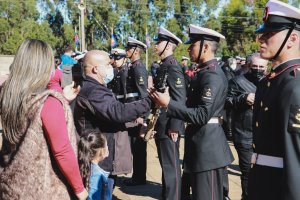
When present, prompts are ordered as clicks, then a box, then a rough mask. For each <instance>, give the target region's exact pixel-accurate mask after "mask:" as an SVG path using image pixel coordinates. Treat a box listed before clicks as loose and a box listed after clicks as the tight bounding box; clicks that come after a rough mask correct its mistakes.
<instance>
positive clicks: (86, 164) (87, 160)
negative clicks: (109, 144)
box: [78, 131, 106, 189]
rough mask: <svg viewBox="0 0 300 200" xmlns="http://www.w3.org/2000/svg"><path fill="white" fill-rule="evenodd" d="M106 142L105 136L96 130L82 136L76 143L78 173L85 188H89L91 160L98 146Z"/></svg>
mask: <svg viewBox="0 0 300 200" xmlns="http://www.w3.org/2000/svg"><path fill="white" fill-rule="evenodd" d="M105 144H106V138H105V136H104V135H103V134H102V133H100V132H97V131H93V132H90V133H89V134H87V135H85V136H82V137H81V138H80V140H79V143H78V163H79V169H80V174H81V177H82V181H83V184H84V187H85V188H87V189H88V188H89V179H90V175H91V161H92V159H93V158H94V157H95V155H96V153H97V151H98V150H99V149H100V148H104V147H105Z"/></svg>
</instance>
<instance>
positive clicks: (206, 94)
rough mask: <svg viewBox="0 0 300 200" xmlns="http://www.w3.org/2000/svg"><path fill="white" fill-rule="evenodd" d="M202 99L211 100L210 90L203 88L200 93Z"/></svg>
mask: <svg viewBox="0 0 300 200" xmlns="http://www.w3.org/2000/svg"><path fill="white" fill-rule="evenodd" d="M202 98H204V99H211V98H212V92H211V89H210V88H204V90H203V92H202Z"/></svg>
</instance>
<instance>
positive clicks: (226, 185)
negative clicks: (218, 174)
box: [223, 167, 229, 198]
mask: <svg viewBox="0 0 300 200" xmlns="http://www.w3.org/2000/svg"><path fill="white" fill-rule="evenodd" d="M228 195H229V180H228V169H227V167H225V168H224V174H223V197H224V198H225V197H228Z"/></svg>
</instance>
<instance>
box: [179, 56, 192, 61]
mask: <svg viewBox="0 0 300 200" xmlns="http://www.w3.org/2000/svg"><path fill="white" fill-rule="evenodd" d="M181 60H190V58H188V57H186V56H182V57H181Z"/></svg>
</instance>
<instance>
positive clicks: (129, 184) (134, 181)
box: [123, 178, 146, 186]
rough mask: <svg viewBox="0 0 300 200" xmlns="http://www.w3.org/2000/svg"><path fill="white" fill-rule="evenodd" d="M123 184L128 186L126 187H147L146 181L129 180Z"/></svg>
mask: <svg viewBox="0 0 300 200" xmlns="http://www.w3.org/2000/svg"><path fill="white" fill-rule="evenodd" d="M123 183H124V184H125V185H126V186H137V185H146V181H136V180H134V179H132V178H131V179H127V180H124V181H123Z"/></svg>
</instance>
